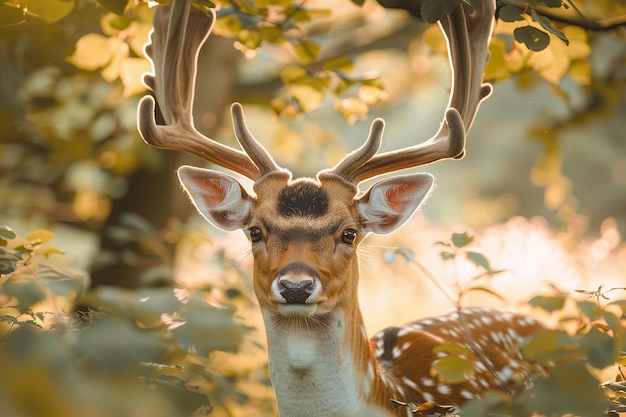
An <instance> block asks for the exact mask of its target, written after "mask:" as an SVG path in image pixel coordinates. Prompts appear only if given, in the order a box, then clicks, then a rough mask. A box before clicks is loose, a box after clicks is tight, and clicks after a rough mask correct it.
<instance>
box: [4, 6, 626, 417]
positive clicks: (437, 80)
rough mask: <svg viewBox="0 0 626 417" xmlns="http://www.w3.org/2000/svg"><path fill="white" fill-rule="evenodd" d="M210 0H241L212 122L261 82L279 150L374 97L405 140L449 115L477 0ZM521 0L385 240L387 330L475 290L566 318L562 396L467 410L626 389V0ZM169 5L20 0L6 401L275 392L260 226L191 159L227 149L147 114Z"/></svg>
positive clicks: (576, 406) (261, 122)
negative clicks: (164, 131)
mask: <svg viewBox="0 0 626 417" xmlns="http://www.w3.org/2000/svg"><path fill="white" fill-rule="evenodd" d="M160 3H165V1H161V2H160ZM194 3H195V5H196V6H197V7H213V6H216V7H217V10H218V21H217V24H216V28H215V30H214V34H213V35H212V36H211V37H210V38H209V41H208V43H207V44H206V46H205V47H204V49H203V51H202V53H201V55H200V70H199V78H198V83H197V90H196V91H197V93H196V106H195V121H196V126H197V127H198V129H200V130H201V131H202V132H203V133H205V134H207V135H208V136H210V137H213V138H216V139H218V140H220V141H223V142H225V143H228V144H231V145H232V144H234V143H235V141H234V137H233V134H232V130H231V128H230V120H229V116H228V115H227V109H228V107H229V105H230V103H232V102H233V101H239V102H241V103H243V105H244V108H245V110H246V115H247V118H248V124H249V126H250V128H251V130H252V131H253V132H254V133H255V135H256V136H257V137H258V138H259V139H260V140H261V142H262V143H264V144H265V146H266V147H267V148H268V149H270V151H271V153H272V154H273V156H274V157H275V159H276V160H277V161H279V163H280V164H281V165H283V166H285V167H287V168H289V169H291V170H292V171H293V172H294V174H295V176H307V175H308V176H310V175H313V174H314V173H315V172H317V171H318V170H319V169H322V168H326V167H329V166H332V165H333V164H334V163H335V162H336V161H338V160H339V159H340V158H341V156H343V154H345V153H346V152H349V151H350V150H352V149H354V148H356V147H357V146H359V145H360V143H361V142H362V140H363V139H364V138H365V137H366V135H367V131H368V129H369V121H371V120H373V118H374V117H383V118H384V119H385V120H386V122H387V124H386V130H385V138H384V144H383V148H384V149H386V150H390V149H395V148H400V147H403V146H407V145H409V144H412V143H416V142H420V141H422V140H424V139H426V138H427V137H429V136H430V135H431V134H432V133H434V132H435V131H436V129H437V128H438V126H439V123H440V121H441V119H442V115H443V110H444V108H445V105H446V102H447V97H448V88H449V86H450V75H449V67H448V61H447V57H446V56H445V43H444V40H443V37H442V36H441V35H440V33H439V29H438V28H437V26H436V25H434V24H432V23H433V22H436V20H438V18H439V17H440V16H441V14H442V13H447V12H449V10H450V9H449V8H450V7H456V6H457V5H458V4H461V3H463V4H466V3H468V2H467V1H464V0H441V1H429V0H423V1H415V2H407V1H401V0H384V1H383V0H379V1H378V2H374V1H358V0H354V1H352V2H350V1H348V0H345V1H342V2H337V1H334V2H331V1H327V0H315V1H305V2H293V1H290V0H256V1H248V2H244V1H222V2H216V3H215V4H213V3H211V2H210V1H208V0H198V1H196V2H194ZM470 3H471V2H470ZM497 5H498V20H497V26H496V30H495V36H494V39H493V41H492V43H491V47H490V52H491V59H490V62H489V64H488V66H487V70H486V74H485V81H488V82H491V83H493V85H494V92H493V95H492V96H491V98H489V99H488V100H487V101H486V102H484V103H483V104H482V106H481V109H480V111H479V113H478V117H477V119H476V121H475V123H474V125H473V127H472V130H471V132H470V134H469V137H468V144H467V153H466V157H465V158H464V159H462V160H460V161H444V162H440V163H438V164H435V165H432V166H427V167H423V168H422V170H424V171H428V172H432V173H433V174H434V175H435V177H436V182H437V189H436V190H435V192H434V193H433V194H432V196H431V197H430V198H429V200H428V202H427V204H426V205H425V206H424V207H423V209H422V210H421V212H420V213H418V214H417V215H416V216H414V217H413V218H412V219H411V221H410V222H409V223H408V224H407V225H405V227H404V228H403V229H402V230H401V231H400V232H398V233H396V234H394V235H392V236H387V237H373V236H372V237H370V238H368V241H367V242H366V243H365V245H364V247H363V248H362V253H361V261H362V262H361V264H362V265H361V269H362V280H361V288H360V295H361V300H362V301H361V304H362V305H363V306H364V310H365V311H364V315H365V320H366V323H367V325H368V330H369V332H370V333H373V332H374V331H377V330H379V329H381V328H383V327H385V326H389V325H393V324H398V323H402V322H405V321H409V320H412V319H415V318H418V317H424V316H427V315H431V314H438V313H441V312H444V311H447V310H449V309H450V308H454V307H455V306H458V305H475V304H480V305H491V306H498V307H514V308H516V309H522V310H525V311H529V312H531V313H532V314H534V315H537V316H538V317H540V318H542V319H544V320H546V322H548V323H551V325H553V326H554V329H555V330H553V331H551V332H549V333H547V334H546V335H544V336H542V338H541V339H539V340H538V341H537V340H535V341H532V340H530V341H525V342H524V343H527V344H528V345H527V346H526V353H527V355H529V356H531V357H534V358H535V359H537V360H539V361H550V360H554V359H559V360H565V362H567V363H575V364H576V365H572V366H570V367H569V368H567V367H565V368H560V369H557V370H555V371H554V373H552V374H550V375H545V376H544V380H542V381H543V382H544V383H545V384H548V385H546V386H548V387H550V390H548V391H549V392H551V393H555V392H556V393H557V394H556V395H552V397H553V398H554V397H556V398H558V399H559V400H557V401H549V399H548V398H544V397H541V395H539V396H534V397H532V398H531V399H529V398H528V397H524V398H519V399H509V400H507V401H504V400H502V401H501V397H500V396H498V395H497V394H494V397H489V398H488V399H486V400H484V401H477V402H475V403H473V404H472V405H471V406H470V407H469V408H468V410H469V411H468V413H470V414H471V413H472V412H474V413H477V414H476V415H481V413H482V414H484V412H485V410H491V411H493V410H498V411H499V412H503V413H506V414H507V415H529V414H530V413H531V412H532V411H536V412H538V413H539V414H543V415H547V414H556V415H563V414H567V413H574V414H578V415H587V414H588V415H591V414H593V415H597V413H598V412H606V410H611V411H608V412H618V411H621V412H623V411H626V401H625V400H624V398H625V397H626V387H625V386H624V384H623V372H622V368H621V366H625V365H626V359H625V354H624V351H625V350H626V347H625V342H624V338H623V337H622V333H623V332H624V328H625V324H624V323H625V321H626V301H624V300H625V299H626V293H625V291H626V288H625V287H626V242H625V241H624V236H625V234H626V147H625V146H624V143H623V142H624V139H625V138H626V134H625V133H624V131H625V128H626V126H625V120H626V99H625V98H626V94H625V91H626V88H625V82H626V65H625V64H626V42H624V39H625V37H626V33H625V27H626V2H624V1H622V0H620V1H615V0H606V1H600V0H594V1H591V0H589V1H586V0H580V1H563V2H561V1H554V0H544V1H528V2H521V1H515V0H507V1H498V2H497ZM464 7H467V5H466V6H464ZM151 13H152V9H151V8H150V7H149V5H148V4H147V3H145V2H141V1H137V2H135V1H126V0H99V1H94V0H22V1H19V0H1V1H0V74H2V76H1V78H0V97H1V99H0V125H1V126H2V129H0V172H1V174H2V175H1V177H0V224H3V225H4V226H2V227H0V337H2V340H3V342H2V343H1V344H0V387H1V389H0V403H1V404H3V408H2V409H0V413H1V414H2V415H37V416H57V415H63V416H72V415H86V414H87V413H92V414H95V415H112V416H113V415H116V416H117V415H145V414H146V413H150V414H152V415H154V416H169V415H181V413H186V414H189V413H198V414H205V413H208V412H209V411H211V410H212V412H213V414H214V415H237V416H239V415H271V413H272V412H274V411H273V410H274V401H273V397H272V395H273V394H272V391H271V387H270V385H269V378H268V375H267V370H266V353H265V347H264V345H265V340H264V337H265V336H264V332H263V328H262V324H261V320H260V315H259V311H258V306H257V305H256V301H255V300H254V297H253V295H252V291H251V274H250V272H251V271H250V265H251V260H250V255H249V247H248V243H247V240H246V239H245V237H244V235H243V234H242V233H240V232H237V233H224V232H220V231H217V230H215V229H214V228H212V227H211V226H209V225H208V224H205V223H204V221H203V220H202V219H200V218H199V216H198V215H197V214H195V213H194V212H193V207H192V205H191V204H189V202H188V201H187V199H186V197H185V196H184V195H183V193H182V192H181V190H180V187H179V185H178V184H177V179H176V176H175V174H174V172H175V170H176V168H177V167H178V166H180V165H182V164H184V163H187V164H192V165H197V166H203V165H204V162H202V161H199V160H195V159H194V158H193V157H191V156H188V155H183V154H181V153H177V152H169V151H161V150H157V149H153V148H151V147H149V146H148V145H146V144H145V143H143V141H142V140H141V138H140V137H139V135H138V133H137V130H136V106H137V102H138V100H139V99H140V98H141V96H142V95H143V94H145V93H146V91H145V88H144V86H143V85H142V84H141V81H140V80H141V74H142V73H143V72H147V71H149V70H150V67H149V61H148V60H147V59H146V58H145V56H144V53H143V49H142V48H143V44H144V43H145V42H146V40H147V36H148V32H149V30H150V28H151ZM429 22H430V23H429ZM365 186H367V184H365ZM442 288H443V290H442ZM538 346H541V348H539V347H538ZM440 377H441V378H444V379H445V378H446V377H448V378H452V377H453V375H445V373H444V374H442V375H440ZM573 377H575V378H574V379H576V380H577V381H579V383H578V384H577V385H576V386H574V387H571V386H567V384H566V381H567V380H570V379H572V378H573ZM606 381H612V382H609V383H605V384H604V385H602V386H600V384H601V383H602V382H606ZM544 388H545V386H544ZM572 393H573V394H572ZM494 398H495V399H494ZM472 407H473V408H472ZM23 413H25V414H23Z"/></svg>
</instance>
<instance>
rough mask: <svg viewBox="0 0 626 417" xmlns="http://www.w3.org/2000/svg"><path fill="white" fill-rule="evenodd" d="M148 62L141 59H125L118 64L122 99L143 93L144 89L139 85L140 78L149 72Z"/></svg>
mask: <svg viewBox="0 0 626 417" xmlns="http://www.w3.org/2000/svg"><path fill="white" fill-rule="evenodd" d="M150 71H151V66H150V62H148V60H146V59H142V58H130V57H126V58H123V59H122V62H121V63H120V78H121V79H122V84H123V85H124V97H129V96H132V95H135V94H140V93H143V92H144V91H145V90H146V87H144V85H143V84H142V83H141V76H142V74H143V73H145V72H150Z"/></svg>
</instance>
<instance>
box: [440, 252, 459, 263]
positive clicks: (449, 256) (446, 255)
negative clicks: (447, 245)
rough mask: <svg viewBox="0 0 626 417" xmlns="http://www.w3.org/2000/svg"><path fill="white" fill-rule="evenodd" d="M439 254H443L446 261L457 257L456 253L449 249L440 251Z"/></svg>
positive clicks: (442, 257)
mask: <svg viewBox="0 0 626 417" xmlns="http://www.w3.org/2000/svg"><path fill="white" fill-rule="evenodd" d="M439 256H441V259H442V260H444V261H449V260H450V259H454V258H456V254H454V252H448V251H441V252H439Z"/></svg>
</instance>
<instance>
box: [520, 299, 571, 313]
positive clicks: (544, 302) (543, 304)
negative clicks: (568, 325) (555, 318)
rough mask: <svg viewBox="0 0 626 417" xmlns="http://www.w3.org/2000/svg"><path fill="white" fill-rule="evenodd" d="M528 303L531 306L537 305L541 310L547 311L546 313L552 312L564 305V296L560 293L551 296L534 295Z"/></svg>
mask: <svg viewBox="0 0 626 417" xmlns="http://www.w3.org/2000/svg"><path fill="white" fill-rule="evenodd" d="M528 304H529V305H531V306H532V307H538V308H541V309H542V310H545V311H547V312H548V313H554V312H555V311H559V310H561V309H562V308H563V306H564V305H565V297H564V296H562V295H553V296H545V295H537V296H534V297H533V298H532V299H531V300H530V301H529V302H528Z"/></svg>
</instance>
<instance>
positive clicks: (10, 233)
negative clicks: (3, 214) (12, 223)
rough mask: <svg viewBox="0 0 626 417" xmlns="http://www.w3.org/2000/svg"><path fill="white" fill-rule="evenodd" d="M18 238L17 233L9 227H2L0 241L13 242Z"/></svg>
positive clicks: (0, 228)
mask: <svg viewBox="0 0 626 417" xmlns="http://www.w3.org/2000/svg"><path fill="white" fill-rule="evenodd" d="M16 237H17V233H15V231H14V230H13V229H11V228H10V227H9V226H5V225H0V239H2V240H13V239H15V238H16Z"/></svg>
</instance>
